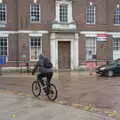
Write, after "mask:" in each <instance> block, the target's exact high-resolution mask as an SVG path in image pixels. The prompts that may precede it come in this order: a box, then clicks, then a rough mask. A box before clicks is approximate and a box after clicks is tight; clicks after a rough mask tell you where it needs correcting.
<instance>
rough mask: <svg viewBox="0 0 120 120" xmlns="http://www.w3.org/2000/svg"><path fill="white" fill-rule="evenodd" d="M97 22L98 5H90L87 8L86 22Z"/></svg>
mask: <svg viewBox="0 0 120 120" xmlns="http://www.w3.org/2000/svg"><path fill="white" fill-rule="evenodd" d="M95 22H96V7H95V6H94V5H93V6H88V8H87V9H86V23H87V24H95Z"/></svg>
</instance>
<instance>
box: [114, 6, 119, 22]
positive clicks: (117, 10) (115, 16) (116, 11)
mask: <svg viewBox="0 0 120 120" xmlns="http://www.w3.org/2000/svg"><path fill="white" fill-rule="evenodd" d="M114 24H120V8H116V9H115V11H114Z"/></svg>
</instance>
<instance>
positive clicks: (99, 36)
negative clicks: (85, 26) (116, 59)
mask: <svg viewBox="0 0 120 120" xmlns="http://www.w3.org/2000/svg"><path fill="white" fill-rule="evenodd" d="M108 36H110V35H109V34H97V41H106V39H107V38H108Z"/></svg>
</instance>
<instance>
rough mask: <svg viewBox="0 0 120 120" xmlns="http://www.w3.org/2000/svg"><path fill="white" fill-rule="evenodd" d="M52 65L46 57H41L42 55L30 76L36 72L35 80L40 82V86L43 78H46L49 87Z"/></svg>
mask: <svg viewBox="0 0 120 120" xmlns="http://www.w3.org/2000/svg"><path fill="white" fill-rule="evenodd" d="M52 66H53V65H52V63H51V61H50V59H49V58H48V57H45V56H43V55H42V54H41V55H40V56H39V60H38V61H37V64H36V65H35V67H34V69H33V71H32V75H34V73H35V72H36V71H37V70H38V71H39V73H38V75H37V79H38V80H40V82H41V84H42V85H43V86H44V81H43V79H42V78H43V77H46V78H47V86H48V87H49V85H50V81H51V78H52V76H53V71H52Z"/></svg>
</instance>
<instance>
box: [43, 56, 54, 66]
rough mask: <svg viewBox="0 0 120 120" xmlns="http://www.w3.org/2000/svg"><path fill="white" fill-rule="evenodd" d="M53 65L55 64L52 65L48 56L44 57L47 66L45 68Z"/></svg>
mask: <svg viewBox="0 0 120 120" xmlns="http://www.w3.org/2000/svg"><path fill="white" fill-rule="evenodd" d="M52 66H53V65H52V63H51V61H50V59H48V58H47V57H46V58H44V67H45V68H52Z"/></svg>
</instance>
